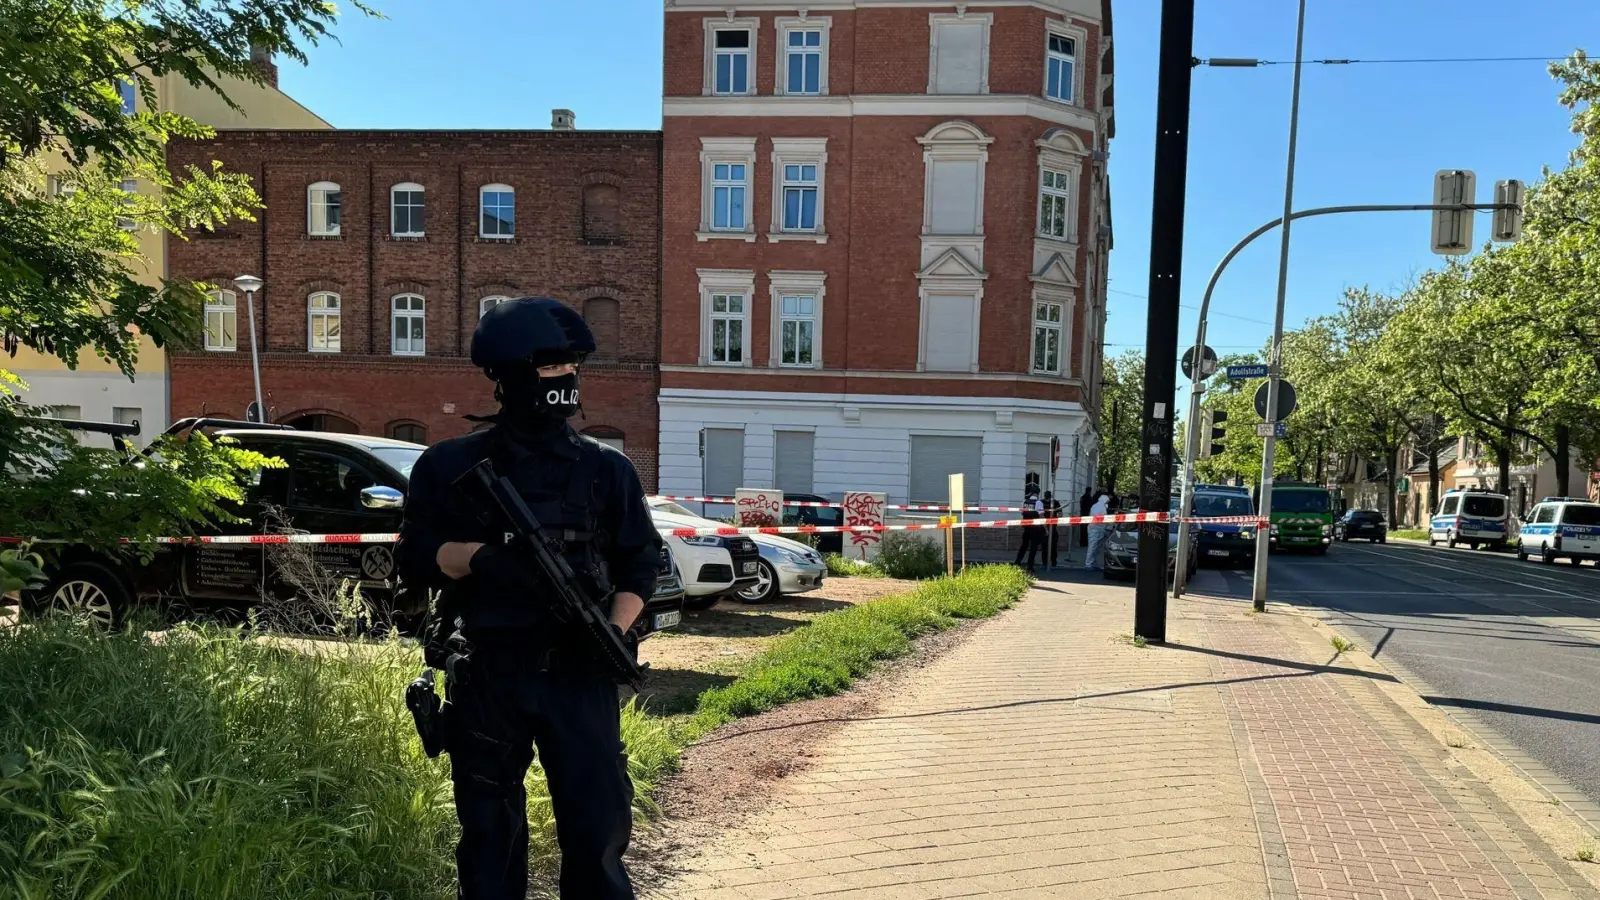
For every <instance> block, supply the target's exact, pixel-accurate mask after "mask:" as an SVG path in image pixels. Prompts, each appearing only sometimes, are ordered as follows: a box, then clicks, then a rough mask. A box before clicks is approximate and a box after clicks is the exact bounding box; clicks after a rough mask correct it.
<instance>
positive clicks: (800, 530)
mask: <svg viewBox="0 0 1600 900" xmlns="http://www.w3.org/2000/svg"><path fill="white" fill-rule="evenodd" d="M1169 521H1172V516H1171V514H1169V513H1164V512H1152V513H1145V512H1140V513H1119V514H1117V515H1110V516H1059V517H1056V518H1040V519H996V520H994V521H989V522H952V523H949V524H945V523H942V522H928V523H917V524H911V525H763V526H754V525H752V526H745V527H739V526H736V525H720V526H716V527H706V528H661V529H657V530H658V531H660V532H661V533H662V534H665V535H671V536H672V537H700V536H705V535H739V534H844V533H871V532H878V533H881V532H885V531H946V530H958V529H962V528H1019V527H1023V526H1044V525H1118V524H1127V523H1134V522H1169ZM1182 521H1185V522H1190V523H1195V524H1205V525H1255V526H1256V527H1259V528H1264V527H1266V524H1267V523H1266V522H1265V521H1264V520H1261V519H1259V518H1257V517H1255V516H1227V517H1222V518H1214V519H1207V518H1200V517H1194V516H1191V517H1189V518H1185V519H1183V520H1182ZM22 540H23V539H22V538H14V537H0V544H17V543H21V542H22ZM398 540H400V535H398V534H393V533H386V532H373V533H370V534H221V535H200V536H197V537H159V538H152V539H150V540H148V541H146V542H145V543H156V544H392V543H394V542H396V541H398ZM123 542H124V543H130V544H131V543H138V542H137V541H134V540H132V539H129V538H124V539H123ZM47 543H60V541H49V542H47Z"/></svg>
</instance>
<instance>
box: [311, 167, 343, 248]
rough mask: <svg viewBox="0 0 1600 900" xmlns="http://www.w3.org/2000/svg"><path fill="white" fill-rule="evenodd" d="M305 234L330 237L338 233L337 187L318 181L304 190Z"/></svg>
mask: <svg viewBox="0 0 1600 900" xmlns="http://www.w3.org/2000/svg"><path fill="white" fill-rule="evenodd" d="M306 233H307V234H310V235H315V236H317V237H332V236H333V235H336V234H338V233H339V186H338V185H337V184H334V183H333V182H331V181H319V182H317V183H316V184H313V185H312V186H311V187H309V188H307V189H306Z"/></svg>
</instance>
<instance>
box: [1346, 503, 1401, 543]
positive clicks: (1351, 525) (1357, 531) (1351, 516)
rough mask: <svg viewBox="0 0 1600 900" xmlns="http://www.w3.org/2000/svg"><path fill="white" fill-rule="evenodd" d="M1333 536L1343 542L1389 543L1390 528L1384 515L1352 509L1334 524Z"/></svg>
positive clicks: (1367, 510)
mask: <svg viewBox="0 0 1600 900" xmlns="http://www.w3.org/2000/svg"><path fill="white" fill-rule="evenodd" d="M1333 535H1334V537H1335V538H1337V539H1339V540H1341V541H1352V540H1356V539H1358V538H1366V539H1367V540H1370V541H1372V542H1373V543H1374V544H1387V543H1389V526H1388V525H1387V524H1386V523H1385V522H1384V521H1383V513H1381V512H1378V511H1377V510H1375V509H1352V510H1350V511H1349V512H1347V513H1345V514H1344V515H1342V516H1340V517H1339V520H1338V521H1337V522H1334V523H1333Z"/></svg>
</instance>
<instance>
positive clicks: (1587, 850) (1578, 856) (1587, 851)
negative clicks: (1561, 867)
mask: <svg viewBox="0 0 1600 900" xmlns="http://www.w3.org/2000/svg"><path fill="white" fill-rule="evenodd" d="M1572 858H1573V859H1575V860H1577V861H1578V862H1585V863H1592V862H1594V848H1593V847H1579V848H1578V852H1576V853H1574V854H1572Z"/></svg>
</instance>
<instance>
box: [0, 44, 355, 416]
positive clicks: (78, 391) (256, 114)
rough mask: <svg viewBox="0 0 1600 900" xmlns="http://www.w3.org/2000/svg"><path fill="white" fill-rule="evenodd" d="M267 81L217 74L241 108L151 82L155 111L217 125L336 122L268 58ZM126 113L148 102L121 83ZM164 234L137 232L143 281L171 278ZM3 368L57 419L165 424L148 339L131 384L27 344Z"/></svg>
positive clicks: (159, 377) (157, 351)
mask: <svg viewBox="0 0 1600 900" xmlns="http://www.w3.org/2000/svg"><path fill="white" fill-rule="evenodd" d="M257 65H258V66H260V67H261V72H262V76H263V78H264V80H265V81H266V84H264V85H257V84H253V83H251V82H247V81H242V80H239V79H235V78H225V79H219V83H220V84H221V87H222V89H223V91H224V92H226V93H227V95H228V97H229V98H231V99H232V100H233V101H234V102H235V103H236V104H238V108H234V107H232V106H229V105H228V104H227V103H226V102H224V101H223V99H222V98H221V97H219V96H217V95H216V94H215V93H213V92H211V91H209V90H205V89H202V88H197V87H195V86H194V85H191V84H189V83H188V82H187V81H185V80H183V78H182V77H180V76H178V75H176V74H167V75H163V76H160V77H157V78H155V79H153V81H154V86H155V95H156V108H157V109H160V110H165V111H168V112H174V113H177V114H179V115H183V116H187V117H189V118H191V119H193V120H195V121H196V122H199V123H200V124H202V125H209V126H211V127H213V128H216V129H219V130H221V129H228V128H241V127H249V128H255V129H274V128H295V129H328V128H332V127H333V126H331V125H329V124H328V123H327V122H325V121H323V120H322V119H321V118H320V117H318V116H317V115H316V114H315V113H313V112H311V111H310V110H308V109H306V108H305V107H304V106H301V105H300V104H299V103H297V102H295V100H294V99H293V98H291V97H289V96H288V95H286V94H284V93H283V92H282V91H280V90H278V70H277V67H276V65H274V64H273V63H272V62H271V61H270V60H267V59H264V58H263V59H258V60H257ZM120 89H121V91H122V106H123V111H124V112H126V113H129V114H132V113H134V112H139V111H142V110H144V109H145V100H144V98H142V97H141V96H139V95H138V93H137V92H136V91H135V90H134V86H133V85H132V84H131V83H124V84H123V85H122V86H121V88H120ZM49 168H51V169H52V170H53V171H54V172H57V173H60V172H63V171H64V170H65V168H66V164H65V161H64V160H60V159H57V160H52V164H51V165H50V166H49ZM51 178H52V183H51V186H50V188H51V190H62V189H64V188H65V187H66V186H65V183H64V182H63V181H60V180H58V179H57V178H56V177H55V176H54V175H52V177H51ZM124 187H125V188H126V189H127V190H129V191H131V192H140V191H151V190H154V189H155V188H154V186H153V185H149V184H141V183H139V182H137V181H132V182H129V183H127V184H126V185H124ZM166 237H167V236H166V235H165V234H162V233H158V232H154V231H150V230H144V231H141V232H140V233H139V234H138V235H137V238H138V241H139V251H140V253H141V254H142V255H143V256H144V258H145V260H146V261H147V262H145V263H142V264H139V265H140V268H141V271H139V272H138V273H137V276H138V278H139V280H140V281H142V282H144V283H145V284H148V285H151V286H153V287H154V286H158V285H159V284H160V283H161V279H162V277H163V276H166V275H168V273H169V271H170V270H169V266H168V262H167V258H166V249H167V241H166ZM0 365H3V367H4V368H6V369H9V370H10V371H13V372H15V373H17V374H18V375H19V376H20V377H21V378H22V379H23V381H25V382H26V383H27V385H28V390H27V391H25V392H23V394H22V399H23V401H24V402H26V403H28V404H30V405H33V406H38V407H45V408H48V409H50V410H51V411H52V413H53V414H54V415H56V416H57V417H59V418H68V419H90V420H94V421H100V422H112V421H114V422H119V423H122V424H131V423H133V422H135V421H137V422H138V423H139V425H140V437H142V438H143V439H144V440H149V439H151V438H153V437H155V435H157V434H159V433H160V432H161V431H162V430H163V429H165V428H166V427H167V424H168V411H169V385H168V379H167V360H166V356H165V354H164V353H163V352H162V350H161V348H159V347H157V346H155V344H153V343H151V342H150V340H149V339H148V338H143V339H141V340H140V342H139V359H138V364H137V366H136V371H135V374H134V377H133V379H132V380H131V381H130V380H129V379H128V376H126V375H124V374H123V373H122V372H121V371H120V370H119V369H117V367H116V366H114V365H112V364H110V363H107V362H105V361H104V360H101V359H99V358H98V357H96V356H95V355H94V354H93V353H83V354H81V355H80V356H79V358H78V367H77V368H76V369H68V368H67V367H66V365H65V364H64V363H62V361H61V360H60V359H58V358H56V357H55V356H51V355H47V354H43V353H38V352H36V351H33V350H29V349H28V348H26V347H24V348H21V349H19V350H18V352H17V356H16V358H15V359H5V360H3V361H0ZM83 439H84V441H85V442H86V443H92V444H97V445H101V446H110V439H109V438H106V437H104V436H100V435H84V437H83Z"/></svg>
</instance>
